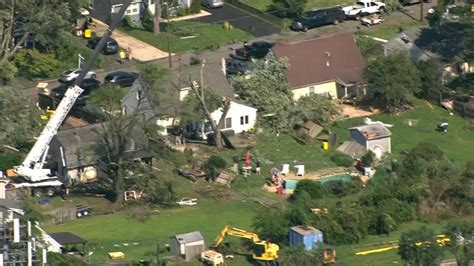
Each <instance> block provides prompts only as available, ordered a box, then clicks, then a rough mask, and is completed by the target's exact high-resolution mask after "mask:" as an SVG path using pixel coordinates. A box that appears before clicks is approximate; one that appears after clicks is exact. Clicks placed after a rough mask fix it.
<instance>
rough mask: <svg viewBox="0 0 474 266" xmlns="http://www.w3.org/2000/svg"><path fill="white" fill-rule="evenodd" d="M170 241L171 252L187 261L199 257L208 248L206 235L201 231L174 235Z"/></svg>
mask: <svg viewBox="0 0 474 266" xmlns="http://www.w3.org/2000/svg"><path fill="white" fill-rule="evenodd" d="M170 242H171V243H170V250H171V254H172V255H174V256H176V257H177V258H181V259H184V260H185V261H191V260H193V259H194V258H197V257H199V256H200V255H201V252H203V251H204V250H205V249H206V245H205V243H204V237H203V236H202V234H201V232H199V231H194V232H191V233H186V234H180V235H175V236H172V237H171V241H170Z"/></svg>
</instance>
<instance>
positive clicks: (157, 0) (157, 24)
mask: <svg viewBox="0 0 474 266" xmlns="http://www.w3.org/2000/svg"><path fill="white" fill-rule="evenodd" d="M160 18H161V0H155V16H154V17H153V34H154V35H155V36H158V34H160Z"/></svg>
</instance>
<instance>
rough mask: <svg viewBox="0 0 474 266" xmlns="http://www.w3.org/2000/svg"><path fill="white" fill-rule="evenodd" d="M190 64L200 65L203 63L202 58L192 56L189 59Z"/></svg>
mask: <svg viewBox="0 0 474 266" xmlns="http://www.w3.org/2000/svg"><path fill="white" fill-rule="evenodd" d="M189 64H190V65H192V66H193V65H199V64H201V59H199V58H197V57H194V56H193V57H191V59H190V60H189Z"/></svg>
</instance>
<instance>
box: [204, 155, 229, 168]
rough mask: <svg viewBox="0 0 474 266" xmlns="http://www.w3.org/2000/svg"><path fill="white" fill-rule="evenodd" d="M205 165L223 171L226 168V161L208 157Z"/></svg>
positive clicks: (220, 158)
mask: <svg viewBox="0 0 474 266" xmlns="http://www.w3.org/2000/svg"><path fill="white" fill-rule="evenodd" d="M207 165H208V166H211V167H214V168H217V169H224V168H226V166H227V161H226V160H224V159H222V157H219V156H217V155H212V156H211V157H209V160H207Z"/></svg>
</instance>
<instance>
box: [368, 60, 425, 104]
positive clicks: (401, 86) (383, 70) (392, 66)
mask: <svg viewBox="0 0 474 266" xmlns="http://www.w3.org/2000/svg"><path fill="white" fill-rule="evenodd" d="M364 78H365V81H366V83H367V94H368V97H369V99H370V100H372V101H373V102H374V103H375V104H377V105H379V106H380V107H381V108H383V109H385V110H387V111H389V112H394V111H396V110H397V109H399V108H401V107H403V105H405V104H408V103H409V99H410V97H411V96H413V94H414V93H417V92H418V91H419V90H420V89H421V81H420V73H419V71H418V69H417V68H416V66H415V65H414V64H413V63H412V62H411V61H410V59H409V58H408V56H406V55H405V54H402V53H397V54H392V55H389V56H385V57H378V58H377V59H375V60H374V61H373V62H372V63H371V64H369V65H368V66H367V67H366V69H365V73H364Z"/></svg>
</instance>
